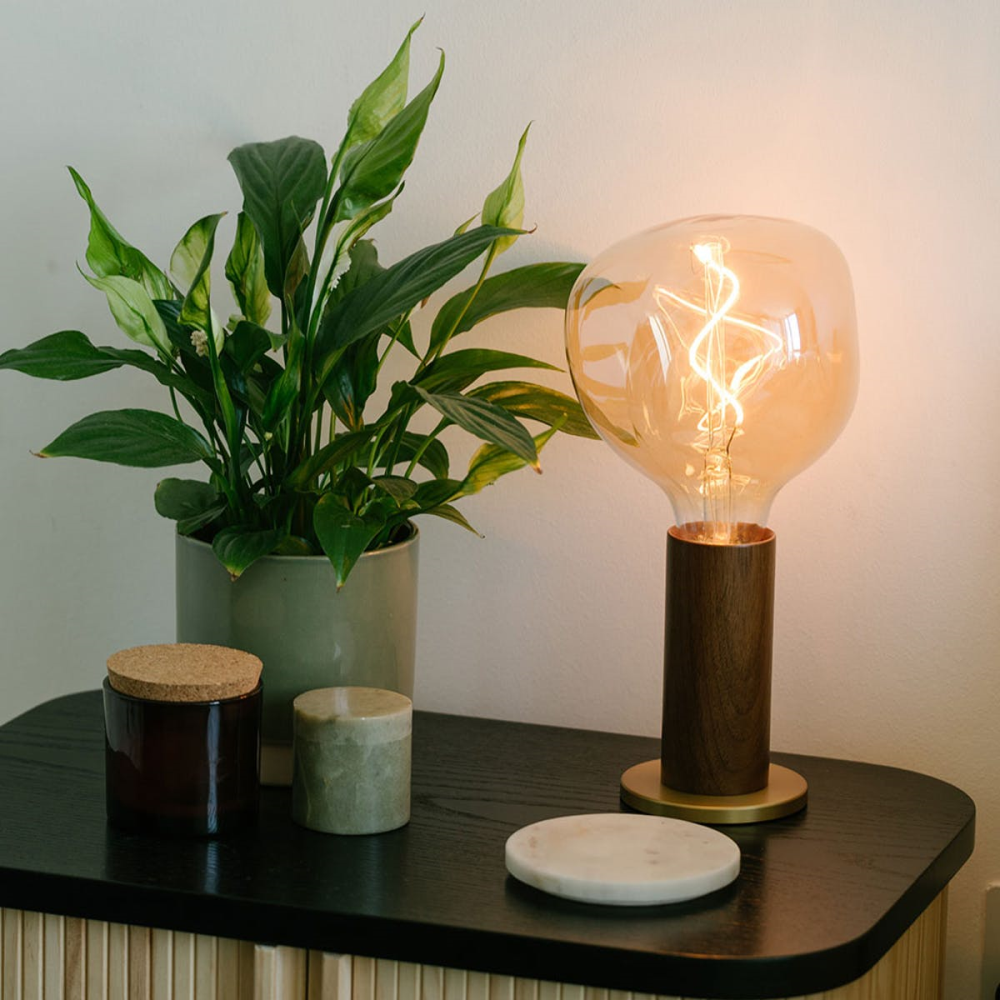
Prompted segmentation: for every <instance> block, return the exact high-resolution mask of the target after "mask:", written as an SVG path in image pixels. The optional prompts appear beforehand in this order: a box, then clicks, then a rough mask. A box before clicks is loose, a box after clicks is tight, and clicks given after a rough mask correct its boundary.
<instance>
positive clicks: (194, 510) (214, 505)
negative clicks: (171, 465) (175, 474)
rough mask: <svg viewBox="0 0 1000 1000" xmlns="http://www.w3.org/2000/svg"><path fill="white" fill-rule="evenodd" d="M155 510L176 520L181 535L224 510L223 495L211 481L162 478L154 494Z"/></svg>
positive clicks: (199, 526)
mask: <svg viewBox="0 0 1000 1000" xmlns="http://www.w3.org/2000/svg"><path fill="white" fill-rule="evenodd" d="M153 503H154V505H155V506H156V512H157V514H159V515H160V516H161V517H167V518H170V520H171V521H176V522H177V530H178V532H179V533H180V534H182V535H190V534H191V532H193V531H197V530H198V529H199V528H203V527H204V526H205V525H206V524H210V523H211V522H212V521H214V520H215V519H216V518H217V517H218V516H219V515H220V514H222V513H224V512H225V510H226V500H225V497H223V496H221V495H220V494H219V491H218V490H216V488H215V487H214V486H212V485H211V484H210V483H202V482H198V481H197V480H194V479H162V480H160V482H159V483H157V484H156V492H155V493H154V494H153Z"/></svg>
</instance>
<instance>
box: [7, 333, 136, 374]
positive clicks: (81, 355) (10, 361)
mask: <svg viewBox="0 0 1000 1000" xmlns="http://www.w3.org/2000/svg"><path fill="white" fill-rule="evenodd" d="M122 364H124V362H123V361H120V360H118V359H116V358H111V357H109V356H108V355H107V354H106V353H105V351H104V350H103V349H102V348H100V347H95V346H94V345H93V344H92V343H91V342H90V340H89V339H88V338H87V337H86V335H85V334H82V333H80V331H79V330H60V331H59V332H58V333H51V334H49V336H47V337H42V339H41V340H36V341H35V342H34V343H33V344H29V345H28V346H27V347H22V348H19V349H13V350H10V351H4V353H3V354H0V371H2V370H3V369H5V368H9V369H10V370H11V371H18V372H23V373H24V374H25V375H32V376H34V377H35V378H49V379H58V380H59V381H61V382H71V381H73V380H75V379H80V378H88V377H89V376H91V375H99V374H100V373H101V372H106V371H110V370H111V369H112V368H120V367H121V366H122Z"/></svg>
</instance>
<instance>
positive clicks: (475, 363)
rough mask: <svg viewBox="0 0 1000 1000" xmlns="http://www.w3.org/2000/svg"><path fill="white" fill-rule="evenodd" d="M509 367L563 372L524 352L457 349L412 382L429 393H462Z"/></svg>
mask: <svg viewBox="0 0 1000 1000" xmlns="http://www.w3.org/2000/svg"><path fill="white" fill-rule="evenodd" d="M505 368H547V369H548V370H549V371H559V369H558V368H557V367H556V366H555V365H550V364H548V363H547V362H545V361H536V360H535V359H534V358H529V357H526V356H525V355H523V354H510V353H509V352H507V351H493V350H490V349H489V348H479V347H474V348H470V349H468V350H464V351H453V352H452V353H451V354H445V355H444V356H443V357H440V358H438V359H437V360H436V361H432V362H431V363H430V364H429V365H428V366H427V367H426V368H425V369H424V370H423V371H422V372H421V373H420V374H419V375H418V376H417V377H416V378H415V379H414V380H413V382H412V384H413V385H419V386H422V387H423V388H424V389H426V390H427V391H428V392H460V391H461V390H462V389H464V388H465V387H466V386H469V385H472V383H473V382H475V381H476V379H477V378H479V377H480V376H482V375H485V374H486V373H487V372H492V371H499V370H502V369H505Z"/></svg>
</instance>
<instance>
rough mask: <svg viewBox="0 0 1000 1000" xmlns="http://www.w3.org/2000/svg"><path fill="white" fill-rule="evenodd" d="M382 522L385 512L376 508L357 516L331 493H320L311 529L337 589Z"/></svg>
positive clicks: (377, 531) (383, 522)
mask: <svg viewBox="0 0 1000 1000" xmlns="http://www.w3.org/2000/svg"><path fill="white" fill-rule="evenodd" d="M384 524H385V515H384V514H383V513H382V512H381V511H380V510H379V509H377V508H376V509H375V510H373V511H372V512H371V513H370V514H366V515H365V516H363V517H359V516H358V515H357V514H352V513H351V512H350V511H349V510H348V509H347V508H346V507H344V506H343V505H342V504H341V502H340V499H339V498H338V497H336V496H334V495H333V494H330V493H327V494H326V495H325V496H322V497H320V499H319V503H317V504H316V509H315V510H314V511H313V529H314V530H315V532H316V537H317V538H318V539H319V543H320V545H322V546H323V551H324V552H325V553H326V555H327V558H328V559H329V560H330V562H331V564H332V565H333V569H334V572H335V573H336V576H337V589H338V590H340V588H341V587H343V585H344V582H345V581H346V580H347V577H348V574H349V573H350V572H351V569H352V568H353V567H354V564H355V563H356V562H357V561H358V559H359V557H360V556H361V553H362V552H364V551H365V549H366V548H367V547H368V543H369V542H371V541H372V539H374V538H375V536H376V535H377V534H378V533H379V531H380V530H381V529H382V526H383V525H384Z"/></svg>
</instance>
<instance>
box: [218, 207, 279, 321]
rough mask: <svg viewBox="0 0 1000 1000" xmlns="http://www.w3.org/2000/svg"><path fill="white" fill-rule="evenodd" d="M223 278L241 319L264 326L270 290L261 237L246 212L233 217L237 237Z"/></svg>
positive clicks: (269, 303)
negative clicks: (230, 286) (225, 279)
mask: <svg viewBox="0 0 1000 1000" xmlns="http://www.w3.org/2000/svg"><path fill="white" fill-rule="evenodd" d="M226 278H227V279H228V280H229V283H230V285H232V288H233V296H234V297H235V299H236V303H237V305H238V306H239V307H240V312H241V313H242V315H243V318H244V319H246V320H249V321H250V322H251V323H256V324H257V325H258V326H263V325H264V324H265V323H266V322H267V318H268V316H270V315H271V293H270V292H269V291H268V288H267V280H266V279H265V278H264V251H263V250H262V249H261V245H260V236H259V235H258V233H257V227H256V226H255V225H254V224H253V223H252V222H251V221H250V219H249V217H248V216H247V214H246V212H240V214H239V215H238V216H237V217H236V238H235V239H234V240H233V249H232V250H230V251H229V256H228V257H227V258H226Z"/></svg>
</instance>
